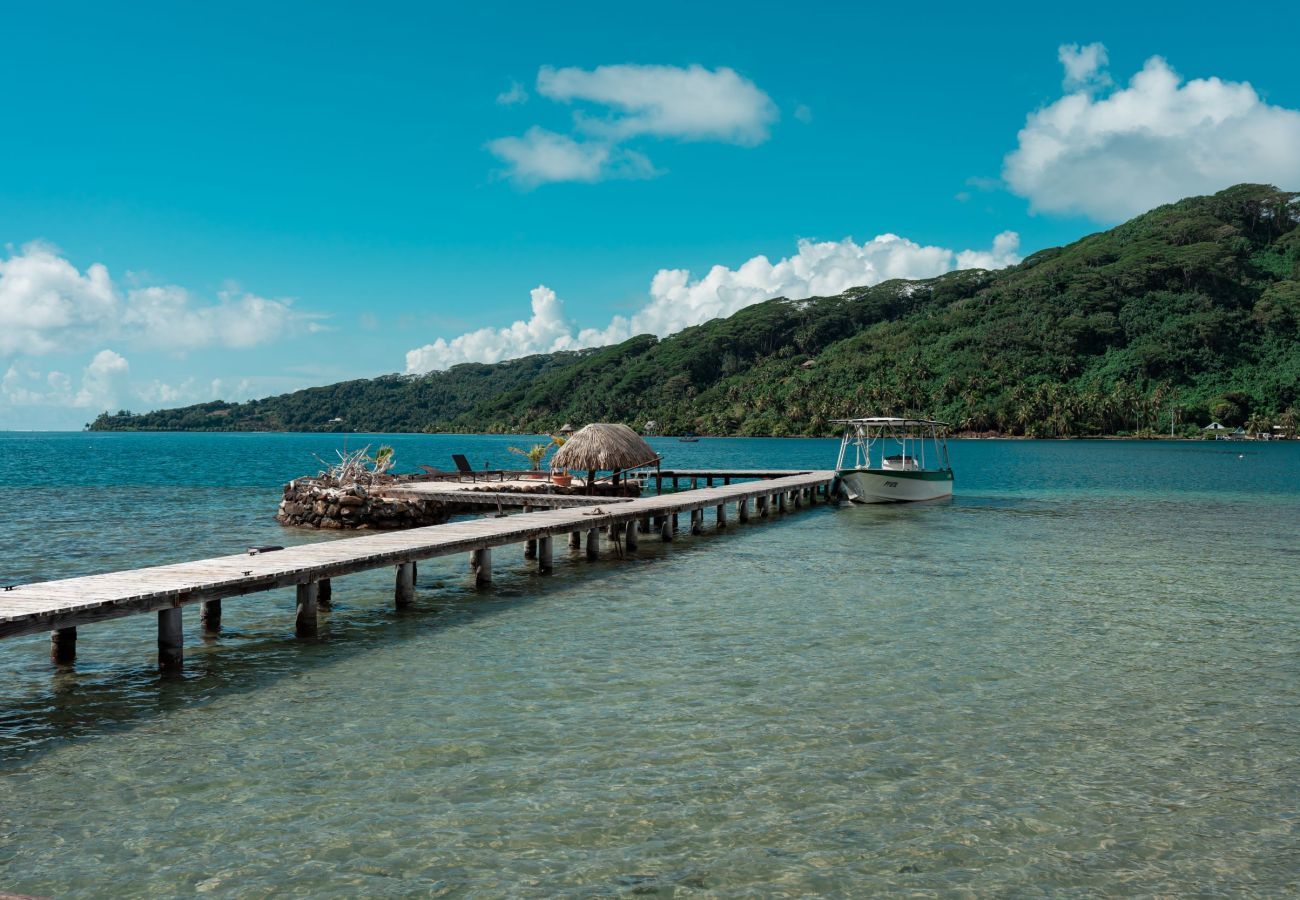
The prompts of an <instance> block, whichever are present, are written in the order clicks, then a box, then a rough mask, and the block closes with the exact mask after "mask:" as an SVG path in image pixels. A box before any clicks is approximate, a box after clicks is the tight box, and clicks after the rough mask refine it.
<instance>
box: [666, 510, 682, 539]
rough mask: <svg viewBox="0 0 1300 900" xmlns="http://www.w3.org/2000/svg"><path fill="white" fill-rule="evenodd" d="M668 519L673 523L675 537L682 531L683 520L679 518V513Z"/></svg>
mask: <svg viewBox="0 0 1300 900" xmlns="http://www.w3.org/2000/svg"><path fill="white" fill-rule="evenodd" d="M668 518H669V521H670V522H672V523H673V535H674V536H676V535H677V533H678V532H680V531H681V530H682V520H681V519H679V518H678V513H673V514H672V515H671V516H669V517H668Z"/></svg>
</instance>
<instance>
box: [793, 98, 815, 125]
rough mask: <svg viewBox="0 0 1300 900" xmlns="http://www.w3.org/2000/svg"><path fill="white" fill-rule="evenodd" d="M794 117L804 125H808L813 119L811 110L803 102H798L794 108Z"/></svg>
mask: <svg viewBox="0 0 1300 900" xmlns="http://www.w3.org/2000/svg"><path fill="white" fill-rule="evenodd" d="M794 117H795V118H796V119H798V120H799V121H800V122H803V123H804V124H805V125H808V124H810V123H811V122H812V120H813V114H812V110H811V109H809V108H808V107H807V106H805V105H804V104H802V103H800V104H799V105H798V106H796V107H795V108H794Z"/></svg>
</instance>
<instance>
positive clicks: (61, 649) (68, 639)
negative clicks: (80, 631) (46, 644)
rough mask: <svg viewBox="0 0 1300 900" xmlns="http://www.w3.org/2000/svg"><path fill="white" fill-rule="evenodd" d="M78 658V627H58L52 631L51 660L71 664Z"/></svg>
mask: <svg viewBox="0 0 1300 900" xmlns="http://www.w3.org/2000/svg"><path fill="white" fill-rule="evenodd" d="M76 658H77V627H76V626H75V625H74V626H72V627H71V628H56V629H54V630H53V631H51V632H50V662H52V663H54V664H55V665H56V666H67V665H71V664H72V662H73V661H74V660H75V659H76Z"/></svg>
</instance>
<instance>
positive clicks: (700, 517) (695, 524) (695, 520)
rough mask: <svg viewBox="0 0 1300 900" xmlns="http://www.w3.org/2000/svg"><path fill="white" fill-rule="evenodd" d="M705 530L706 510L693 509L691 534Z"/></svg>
mask: <svg viewBox="0 0 1300 900" xmlns="http://www.w3.org/2000/svg"><path fill="white" fill-rule="evenodd" d="M703 532H704V510H702V509H693V510H691V534H702V533H703Z"/></svg>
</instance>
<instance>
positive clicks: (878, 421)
mask: <svg viewBox="0 0 1300 900" xmlns="http://www.w3.org/2000/svg"><path fill="white" fill-rule="evenodd" d="M831 423H832V424H834V425H897V426H902V427H904V428H906V427H907V426H909V425H927V426H929V425H933V426H934V427H936V428H949V427H951V426H950V425H949V424H948V423H947V422H936V421H934V420H932V419H895V418H892V417H890V416H872V417H868V418H865V419H831Z"/></svg>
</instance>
